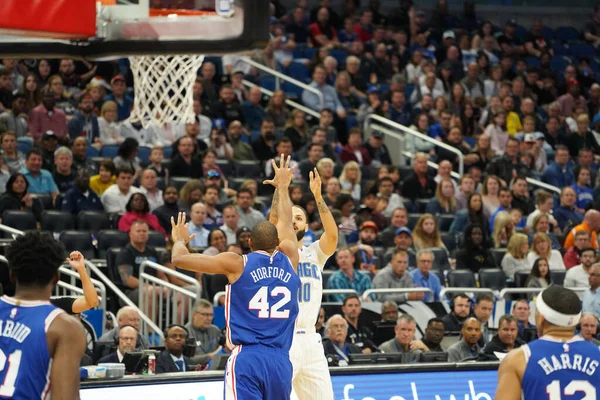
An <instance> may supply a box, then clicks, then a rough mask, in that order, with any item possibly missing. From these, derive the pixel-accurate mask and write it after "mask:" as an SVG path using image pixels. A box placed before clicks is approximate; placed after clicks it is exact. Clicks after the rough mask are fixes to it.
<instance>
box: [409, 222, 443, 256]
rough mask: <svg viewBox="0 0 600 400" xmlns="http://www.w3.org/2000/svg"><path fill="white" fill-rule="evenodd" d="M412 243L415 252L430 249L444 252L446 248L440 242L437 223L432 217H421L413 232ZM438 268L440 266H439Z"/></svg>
mask: <svg viewBox="0 0 600 400" xmlns="http://www.w3.org/2000/svg"><path fill="white" fill-rule="evenodd" d="M413 243H414V245H415V250H417V251H420V250H423V249H429V248H432V247H438V248H441V249H444V250H446V246H445V245H444V242H442V239H441V236H440V231H439V229H438V226H437V221H436V219H435V217H434V216H433V215H431V214H423V215H421V217H420V218H419V220H418V221H417V223H416V225H415V229H414V231H413ZM446 251H447V250H446ZM440 267H442V266H441V265H440Z"/></svg>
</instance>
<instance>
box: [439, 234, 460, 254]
mask: <svg viewBox="0 0 600 400" xmlns="http://www.w3.org/2000/svg"><path fill="white" fill-rule="evenodd" d="M440 236H441V238H442V242H443V243H444V246H446V248H447V249H448V251H453V250H456V248H457V244H456V235H455V234H454V233H449V232H442V233H441V235H440Z"/></svg>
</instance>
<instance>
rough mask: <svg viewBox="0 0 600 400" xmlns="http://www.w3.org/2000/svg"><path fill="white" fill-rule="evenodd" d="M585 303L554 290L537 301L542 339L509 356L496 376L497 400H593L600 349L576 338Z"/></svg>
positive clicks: (599, 387)
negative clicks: (582, 304)
mask: <svg viewBox="0 0 600 400" xmlns="http://www.w3.org/2000/svg"><path fill="white" fill-rule="evenodd" d="M580 318H581V302H580V300H579V297H578V296H577V295H576V294H575V293H574V292H573V291H571V290H569V289H566V288H563V287H561V286H550V287H549V288H548V289H546V290H544V291H543V292H542V293H540V294H539V295H538V297H537V300H536V310H535V321H536V325H537V329H538V335H539V337H540V339H538V340H535V341H533V342H531V343H529V344H526V345H523V346H521V347H520V348H518V349H515V350H513V351H511V352H510V353H508V355H507V356H506V358H504V360H502V363H501V364H500V369H499V370H498V390H497V392H496V399H497V400H521V399H523V400H541V399H548V400H594V399H597V393H600V349H598V346H594V345H593V344H591V343H589V342H587V341H586V340H585V339H583V338H582V337H581V336H579V335H575V328H576V327H577V324H578V323H579V319H580Z"/></svg>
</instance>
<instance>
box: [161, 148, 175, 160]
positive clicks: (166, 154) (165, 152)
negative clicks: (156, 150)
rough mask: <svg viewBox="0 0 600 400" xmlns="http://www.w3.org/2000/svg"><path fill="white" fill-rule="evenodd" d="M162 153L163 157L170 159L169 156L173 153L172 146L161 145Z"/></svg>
mask: <svg viewBox="0 0 600 400" xmlns="http://www.w3.org/2000/svg"><path fill="white" fill-rule="evenodd" d="M163 155H164V157H165V159H170V158H171V156H172V155H173V148H172V147H171V146H165V147H163Z"/></svg>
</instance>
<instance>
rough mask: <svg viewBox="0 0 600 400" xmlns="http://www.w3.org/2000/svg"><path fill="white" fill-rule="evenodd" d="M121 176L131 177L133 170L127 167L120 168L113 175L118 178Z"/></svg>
mask: <svg viewBox="0 0 600 400" xmlns="http://www.w3.org/2000/svg"><path fill="white" fill-rule="evenodd" d="M121 174H129V175H133V170H132V169H131V168H129V167H121V168H119V169H117V172H116V173H115V175H116V177H117V178H118V177H119V176H120V175H121Z"/></svg>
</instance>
